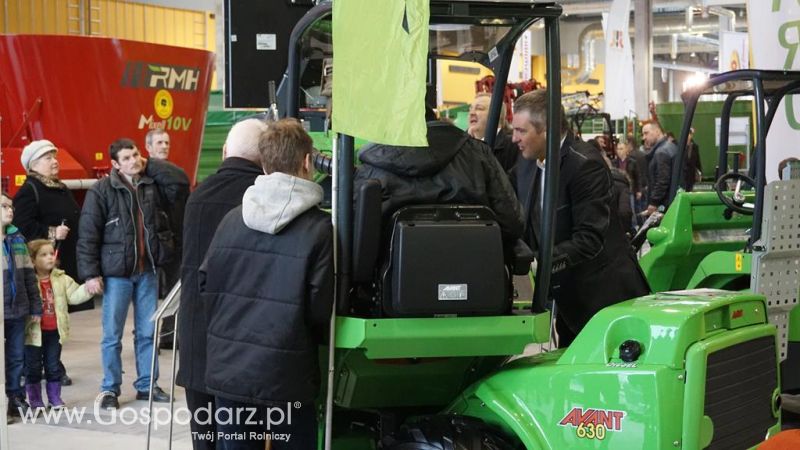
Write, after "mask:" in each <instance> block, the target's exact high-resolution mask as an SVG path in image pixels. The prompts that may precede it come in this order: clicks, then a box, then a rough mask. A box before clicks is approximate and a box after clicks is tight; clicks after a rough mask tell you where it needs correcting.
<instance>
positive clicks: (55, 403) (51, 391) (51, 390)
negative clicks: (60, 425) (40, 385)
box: [46, 380, 64, 409]
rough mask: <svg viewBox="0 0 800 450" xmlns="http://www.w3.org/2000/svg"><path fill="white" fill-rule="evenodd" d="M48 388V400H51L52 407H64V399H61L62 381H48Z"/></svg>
mask: <svg viewBox="0 0 800 450" xmlns="http://www.w3.org/2000/svg"><path fill="white" fill-rule="evenodd" d="M46 389H47V400H48V401H49V402H50V407H51V408H53V409H58V408H63V407H64V401H63V400H61V381H60V380H59V381H48V382H47V386H46Z"/></svg>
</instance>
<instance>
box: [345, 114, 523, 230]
mask: <svg viewBox="0 0 800 450" xmlns="http://www.w3.org/2000/svg"><path fill="white" fill-rule="evenodd" d="M432 114H433V111H432V110H429V111H427V114H426V119H427V120H428V146H427V147H400V146H393V145H383V144H369V145H367V146H365V147H364V148H362V149H361V152H360V153H359V155H358V157H359V159H360V160H361V163H362V165H361V166H360V167H359V169H358V171H357V172H356V177H355V183H361V182H364V181H365V180H369V179H376V180H378V181H380V183H381V186H382V188H383V192H384V193H385V195H384V199H383V204H382V211H383V217H384V223H387V221H388V219H389V217H391V215H392V214H393V213H394V212H395V211H397V210H398V209H400V208H402V207H403V206H407V205H413V204H448V203H457V204H473V205H483V206H488V207H489V208H491V209H492V211H494V213H495V216H496V217H497V223H498V224H499V225H500V229H501V230H502V231H503V235H504V240H505V241H506V242H512V243H513V242H515V241H516V239H518V238H520V237H521V236H522V230H523V219H522V212H521V209H520V205H519V201H517V198H516V196H515V195H514V189H513V187H512V186H511V183H510V181H509V179H508V176H507V175H506V174H505V173H504V172H503V168H502V167H501V166H500V163H499V162H498V161H497V159H496V158H495V157H494V156H493V153H492V149H491V148H489V146H488V145H486V144H485V143H484V142H482V141H479V140H477V139H475V138H473V137H471V136H470V135H469V134H467V133H465V132H464V131H462V130H460V129H459V128H457V127H456V126H454V125H452V124H450V123H447V122H443V121H437V120H436V118H435V116H433V115H432Z"/></svg>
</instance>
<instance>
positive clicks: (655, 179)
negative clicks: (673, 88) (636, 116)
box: [642, 122, 678, 215]
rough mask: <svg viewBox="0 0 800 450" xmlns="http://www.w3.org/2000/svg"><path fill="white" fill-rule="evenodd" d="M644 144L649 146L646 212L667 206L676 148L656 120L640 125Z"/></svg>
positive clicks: (652, 211) (649, 212)
mask: <svg viewBox="0 0 800 450" xmlns="http://www.w3.org/2000/svg"><path fill="white" fill-rule="evenodd" d="M642 138H643V139H644V145H645V146H646V147H649V148H650V151H649V152H648V153H647V167H648V172H647V173H648V175H647V179H648V180H649V185H648V189H649V192H648V198H647V214H648V215H650V214H652V213H654V212H655V211H656V210H658V207H659V206H663V207H664V208H666V207H668V206H669V187H670V183H671V182H672V175H673V174H672V160H673V158H675V155H676V154H677V153H678V148H677V147H675V144H674V143H672V141H670V140H669V138H668V137H667V135H665V134H664V130H663V129H662V128H661V125H659V124H658V122H650V123H648V124H646V125H645V126H644V127H642Z"/></svg>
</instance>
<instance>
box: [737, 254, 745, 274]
mask: <svg viewBox="0 0 800 450" xmlns="http://www.w3.org/2000/svg"><path fill="white" fill-rule="evenodd" d="M743 260H744V256H743V255H742V254H741V253H737V254H736V271H737V272H741V271H742V261H743Z"/></svg>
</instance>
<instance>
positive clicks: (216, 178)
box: [177, 119, 267, 450]
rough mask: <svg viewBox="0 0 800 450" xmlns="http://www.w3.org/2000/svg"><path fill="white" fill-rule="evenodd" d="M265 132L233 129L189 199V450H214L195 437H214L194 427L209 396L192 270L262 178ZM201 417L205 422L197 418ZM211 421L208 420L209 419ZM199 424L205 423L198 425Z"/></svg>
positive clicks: (185, 329) (184, 322) (184, 293)
mask: <svg viewBox="0 0 800 450" xmlns="http://www.w3.org/2000/svg"><path fill="white" fill-rule="evenodd" d="M266 130H267V124H266V123H264V122H263V121H262V120H259V119H245V120H243V121H241V122H238V123H236V124H235V125H234V126H233V128H231V131H230V132H228V137H227V138H226V140H225V145H224V146H223V147H222V155H223V158H224V160H223V162H222V165H221V166H220V167H219V169H218V170H217V172H216V173H214V174H213V175H211V176H209V177H208V178H207V179H206V180H205V181H203V182H202V183H201V184H200V186H198V187H197V189H196V190H195V191H194V192H193V193H192V194H191V195H190V196H189V201H188V202H187V203H186V215H185V217H184V218H185V220H184V227H183V241H184V245H183V261H182V266H181V286H182V287H181V299H180V302H181V306H180V311H181V313H180V314H179V315H178V320H179V326H178V341H179V342H180V347H179V352H180V353H179V354H180V358H181V365H180V368H179V370H178V379H177V383H178V384H179V385H181V386H183V387H184V388H186V404H187V406H188V407H189V409H191V410H192V413H193V416H192V417H193V419H192V422H191V424H190V426H191V430H192V436H193V439H192V445H193V446H194V449H195V450H197V449H213V448H215V447H214V442H211V441H202V440H195V439H194V437H195V436H199V435H202V434H205V433H211V434H212V435H213V434H214V433H216V425H215V424H214V423H213V420H210V422H212V423H209V424H200V423H196V422H195V421H194V417H196V416H195V415H194V413H195V412H196V411H197V410H198V409H199V408H201V407H202V408H209V405H210V407H211V408H212V412H213V406H214V396H213V395H209V394H208V393H207V392H206V387H205V371H206V317H205V311H204V309H203V305H202V304H201V303H200V294H199V282H198V279H197V270H198V268H199V267H200V264H201V263H202V262H203V259H204V258H205V255H206V251H207V250H208V246H209V245H210V244H211V239H212V238H213V237H214V232H215V231H216V230H217V225H219V223H220V222H221V221H222V218H223V217H225V215H226V214H227V213H228V211H230V210H232V209H233V208H235V207H237V206H239V205H241V204H242V196H243V195H244V191H245V190H247V188H248V187H250V186H252V185H253V184H254V183H255V180H256V177H257V176H259V175H263V174H264V172H263V170H262V169H261V163H260V161H261V160H260V155H259V153H258V141H259V139H260V138H261V135H262V134H263V133H264V132H265V131H266ZM201 417H204V416H202V415H201ZM210 417H213V413H212V415H210ZM202 420H204V419H202Z"/></svg>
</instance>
